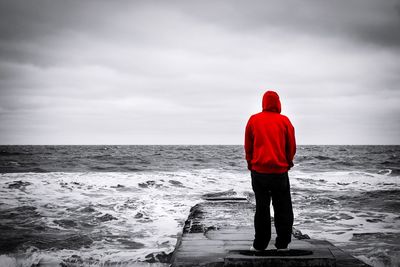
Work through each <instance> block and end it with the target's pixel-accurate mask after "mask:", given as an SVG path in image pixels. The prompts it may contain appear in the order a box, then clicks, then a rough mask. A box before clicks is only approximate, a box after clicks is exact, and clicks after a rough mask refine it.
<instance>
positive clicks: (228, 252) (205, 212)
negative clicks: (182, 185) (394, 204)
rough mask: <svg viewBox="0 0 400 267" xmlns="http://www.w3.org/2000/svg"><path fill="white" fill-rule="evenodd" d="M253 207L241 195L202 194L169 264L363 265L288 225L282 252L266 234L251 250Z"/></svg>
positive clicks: (331, 245) (348, 255)
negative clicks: (288, 239)
mask: <svg viewBox="0 0 400 267" xmlns="http://www.w3.org/2000/svg"><path fill="white" fill-rule="evenodd" d="M254 210H255V207H254V205H253V204H251V203H250V202H249V201H248V200H247V198H241V197H235V196H229V195H228V196H224V195H212V194H210V195H206V196H204V201H203V202H201V203H199V204H197V205H195V206H194V207H192V209H191V211H190V214H189V216H188V219H187V220H186V222H185V225H184V228H183V232H182V235H181V236H180V237H179V240H178V242H177V245H176V248H175V251H174V252H173V255H172V266H174V267H185V266H210V267H211V266H212V267H214V266H215V267H220V266H246V267H247V266H249V267H250V266H336V267H350V266H351V267H361V266H369V265H367V264H365V263H364V262H362V261H360V260H358V259H356V258H355V257H353V256H351V255H350V254H348V253H346V252H344V251H342V250H341V249H339V248H337V247H335V246H334V245H333V244H331V243H330V242H328V241H325V240H315V239H310V238H309V237H308V236H307V235H303V234H302V233H301V232H300V231H299V230H296V229H294V231H293V239H292V243H291V244H290V250H289V251H288V252H278V251H277V250H276V249H275V247H274V246H273V243H274V239H275V236H276V234H275V233H273V234H272V238H271V242H270V243H272V244H270V245H269V246H268V248H267V250H265V251H262V252H253V251H250V250H249V248H250V246H251V245H252V242H253V238H254V229H253V226H252V220H253V216H254Z"/></svg>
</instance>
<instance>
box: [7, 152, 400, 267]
mask: <svg viewBox="0 0 400 267" xmlns="http://www.w3.org/2000/svg"><path fill="white" fill-rule="evenodd" d="M289 177H290V183H291V192H292V201H293V208H294V214H295V223H294V227H295V228H296V229H298V230H300V231H301V232H302V233H303V234H307V235H309V236H310V237H311V238H315V239H325V240H328V241H329V242H331V243H333V244H334V245H336V246H338V247H339V248H341V249H343V250H345V251H347V252H349V253H350V254H352V255H353V256H355V257H357V258H358V259H360V260H362V261H364V262H366V263H368V264H370V265H372V266H400V214H399V212H400V187H399V185H400V146H328V145H326V146H298V147H297V153H296V157H295V166H294V167H293V168H292V169H291V170H290V172H289ZM209 193H213V194H214V193H216V194H218V193H221V194H226V193H229V194H230V195H235V196H243V197H246V198H247V199H248V200H249V201H251V202H253V203H254V194H253V192H252V189H251V184H250V174H249V171H248V170H247V169H246V162H245V160H244V149H243V146H240V145H231V146H222V145H221V146H219V145H204V146H203V145H198V146H184V145H179V146H175V145H171V146H159V145H145V146H136V145H132V146H128V145H127V146H119V145H118V146H117V145H98V146H80V145H77V146H0V196H1V197H0V266H2V267H3V266H29V267H30V266H151V267H154V266H169V263H168V261H169V259H170V256H171V252H173V250H174V248H175V245H176V242H177V238H178V237H179V235H180V234H181V233H182V227H183V225H184V222H185V220H186V218H187V216H188V214H189V210H190V208H191V207H192V206H194V205H195V204H197V203H199V202H201V201H202V196H203V195H204V194H209ZM251 220H252V218H249V221H251ZM231 223H232V224H233V225H232V226H234V224H235V222H234V221H232V222H231Z"/></svg>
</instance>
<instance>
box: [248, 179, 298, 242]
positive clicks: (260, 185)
mask: <svg viewBox="0 0 400 267" xmlns="http://www.w3.org/2000/svg"><path fill="white" fill-rule="evenodd" d="M251 181H252V186H253V191H254V194H255V197H256V214H255V216H254V228H255V238H254V242H253V247H254V248H255V249H257V250H264V249H265V248H266V247H267V246H268V243H269V241H270V239H271V215H270V210H269V206H270V201H271V198H272V206H273V208H274V224H275V229H276V234H277V237H276V240H275V247H276V248H286V247H287V245H288V244H289V243H290V241H291V237H292V226H293V209H292V200H291V197H290V184H289V176H288V173H287V172H285V173H282V174H261V173H257V172H254V171H252V172H251Z"/></svg>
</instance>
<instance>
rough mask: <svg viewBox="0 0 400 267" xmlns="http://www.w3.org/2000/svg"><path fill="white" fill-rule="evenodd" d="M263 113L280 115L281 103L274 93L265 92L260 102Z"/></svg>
mask: <svg viewBox="0 0 400 267" xmlns="http://www.w3.org/2000/svg"><path fill="white" fill-rule="evenodd" d="M262 108H263V111H269V112H276V113H281V101H280V100H279V95H278V94H277V93H276V92H274V91H267V92H266V93H265V94H264V96H263V100H262Z"/></svg>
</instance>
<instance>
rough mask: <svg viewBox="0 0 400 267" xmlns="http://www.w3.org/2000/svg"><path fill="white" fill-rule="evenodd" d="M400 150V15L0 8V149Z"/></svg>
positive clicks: (107, 5) (185, 2) (102, 5)
mask: <svg viewBox="0 0 400 267" xmlns="http://www.w3.org/2000/svg"><path fill="white" fill-rule="evenodd" d="M270 89H273V90H275V91H277V92H278V93H279V94H280V96H281V101H282V114H285V115H287V116H288V117H289V118H290V120H291V121H292V123H293V125H294V127H295V129H296V135H297V142H298V143H299V144H400V2H399V1H394V0H346V1H321V0H310V1H298V0H293V1H264V0H263V1H261V0H260V1H248V0H243V1H235V0H226V1H215V0H213V1H204V0H202V1H198V0H196V1H190V0H182V1H148V0H143V1H90V0H88V1H61V0H59V1H56V0H48V1H30V0H26V1H16V0H9V1H4V0H0V143H1V144H242V143H243V134H244V128H245V125H246V122H247V120H248V118H249V116H250V115H251V114H254V113H257V112H259V111H261V98H262V95H263V93H264V92H265V91H266V90H270Z"/></svg>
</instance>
